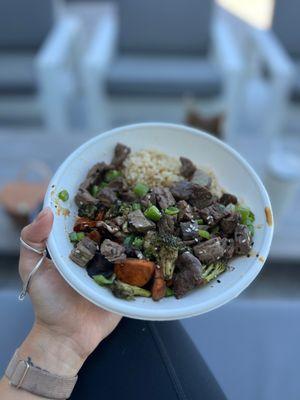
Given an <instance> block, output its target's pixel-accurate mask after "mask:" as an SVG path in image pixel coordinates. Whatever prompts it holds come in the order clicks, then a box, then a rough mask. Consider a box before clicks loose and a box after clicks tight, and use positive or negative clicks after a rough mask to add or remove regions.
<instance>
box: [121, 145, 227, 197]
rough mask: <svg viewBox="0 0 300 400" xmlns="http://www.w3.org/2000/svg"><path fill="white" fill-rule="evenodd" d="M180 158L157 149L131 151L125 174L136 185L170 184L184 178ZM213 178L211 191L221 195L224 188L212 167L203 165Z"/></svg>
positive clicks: (125, 164) (126, 162)
mask: <svg viewBox="0 0 300 400" xmlns="http://www.w3.org/2000/svg"><path fill="white" fill-rule="evenodd" d="M180 166H181V163H180V161H179V159H177V158H175V157H170V156H168V155H167V154H165V153H162V152H160V151H157V150H141V151H137V152H134V153H131V154H130V155H129V156H128V157H127V159H126V160H125V162H124V175H125V178H126V179H127V181H128V182H129V183H130V184H131V185H134V184H136V183H137V182H143V183H146V184H147V185H149V186H151V187H153V186H170V185H171V184H172V183H173V182H176V181H180V180H182V179H184V178H183V177H182V176H181V175H180V173H179V171H180ZM201 168H202V169H203V170H204V171H205V172H206V173H208V174H209V175H210V177H211V178H212V185H211V188H210V190H211V192H212V193H213V194H215V195H217V196H221V194H222V190H221V188H220V185H219V184H218V181H217V179H216V176H215V174H214V173H213V171H212V170H211V169H208V168H203V167H201Z"/></svg>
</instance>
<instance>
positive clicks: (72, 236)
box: [69, 232, 77, 242]
mask: <svg viewBox="0 0 300 400" xmlns="http://www.w3.org/2000/svg"><path fill="white" fill-rule="evenodd" d="M69 239H70V242H77V233H76V232H71V233H69Z"/></svg>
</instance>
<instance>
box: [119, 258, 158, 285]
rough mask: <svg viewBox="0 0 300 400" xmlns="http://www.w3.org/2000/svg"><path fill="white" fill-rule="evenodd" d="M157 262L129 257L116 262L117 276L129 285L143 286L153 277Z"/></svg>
mask: <svg viewBox="0 0 300 400" xmlns="http://www.w3.org/2000/svg"><path fill="white" fill-rule="evenodd" d="M154 269H155V264H154V263H153V262H152V261H148V260H139V259H138V258H127V259H126V260H124V261H121V262H117V263H115V274H116V277H117V278H118V279H119V280H120V281H122V282H124V283H128V284H129V285H133V286H138V287H142V286H144V285H146V283H148V282H149V281H150V279H151V278H152V275H153V273H154Z"/></svg>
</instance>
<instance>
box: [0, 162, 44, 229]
mask: <svg viewBox="0 0 300 400" xmlns="http://www.w3.org/2000/svg"><path fill="white" fill-rule="evenodd" d="M50 176H51V171H50V170H49V168H48V166H47V165H46V164H44V163H42V162H40V161H32V162H30V163H28V164H27V165H24V166H23V168H22V170H21V171H20V174H19V176H18V178H17V179H16V180H15V181H13V182H9V183H7V184H6V185H4V186H3V187H2V188H1V189H0V204H1V205H2V207H3V208H4V210H5V211H6V212H7V214H8V215H9V216H10V217H11V218H12V220H13V222H14V223H15V225H16V226H17V227H18V228H22V227H23V226H24V225H26V224H28V223H29V222H30V220H32V218H33V217H34V215H35V214H36V213H37V211H38V210H39V209H40V208H41V204H42V202H43V199H44V195H45V192H46V190H47V186H48V182H49V178H50Z"/></svg>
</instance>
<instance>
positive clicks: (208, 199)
mask: <svg viewBox="0 0 300 400" xmlns="http://www.w3.org/2000/svg"><path fill="white" fill-rule="evenodd" d="M192 185H193V186H192V193H191V196H190V200H189V202H190V203H191V205H192V206H195V207H196V208H198V209H199V210H201V209H202V208H205V207H208V206H210V205H211V204H212V202H213V195H212V194H211V193H210V191H209V190H208V189H207V188H206V187H204V186H199V185H197V184H192Z"/></svg>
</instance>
